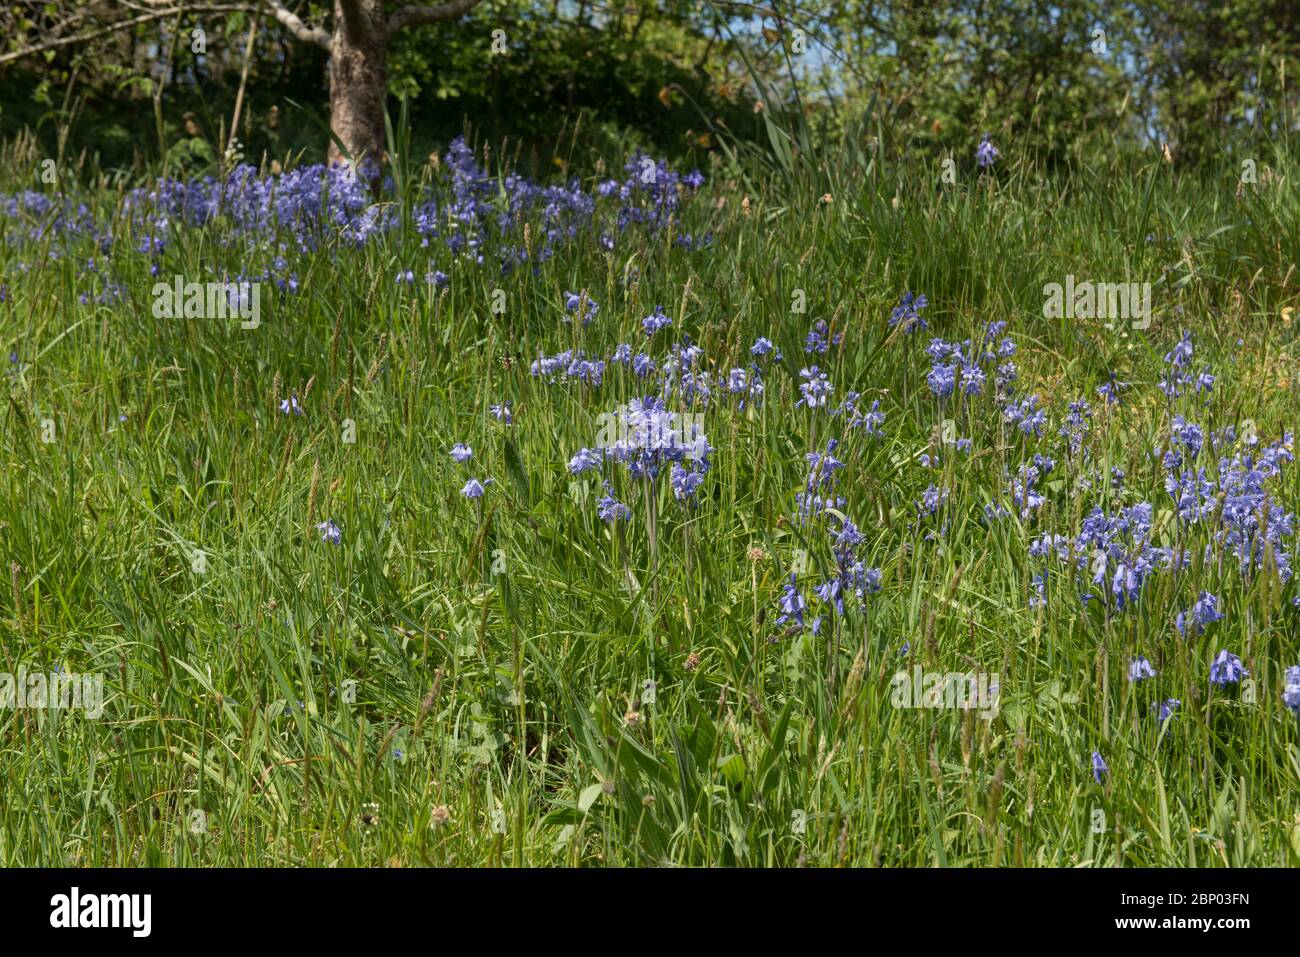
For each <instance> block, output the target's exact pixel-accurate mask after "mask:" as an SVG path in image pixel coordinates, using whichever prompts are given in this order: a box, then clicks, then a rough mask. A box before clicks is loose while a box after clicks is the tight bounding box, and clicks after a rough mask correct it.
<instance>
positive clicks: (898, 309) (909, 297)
mask: <svg viewBox="0 0 1300 957" xmlns="http://www.w3.org/2000/svg"><path fill="white" fill-rule="evenodd" d="M929 304H930V300H928V299H927V298H926V297H925V296H924V295H920V296H916V295H913V294H912V293H911V292H905V293H903V298H902V299H900V300H899V301H898V305H897V306H895V307H894V310H893V312H891V313H890V314H889V327H890V328H891V329H892V328H894V327H895V326H897V325H899V324H900V323H901V324H902V327H903V332H905V333H908V334H911V333H913V332H916V331H917V330H918V329H919V330H921V331H922V332H924V331H925V330H926V329H927V328H929V324H928V323H927V322H926V321H925V319H924V318H923V317H922V316H921V311H922V310H923V309H925V307H926V306H928V305H929Z"/></svg>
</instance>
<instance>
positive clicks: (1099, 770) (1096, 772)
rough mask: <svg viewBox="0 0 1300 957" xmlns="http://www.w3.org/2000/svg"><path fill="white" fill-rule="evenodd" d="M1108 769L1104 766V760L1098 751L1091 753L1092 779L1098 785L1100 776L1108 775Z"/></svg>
mask: <svg viewBox="0 0 1300 957" xmlns="http://www.w3.org/2000/svg"><path fill="white" fill-rule="evenodd" d="M1109 773H1110V768H1109V766H1107V764H1106V759H1105V758H1103V757H1102V756H1101V752H1100V751H1094V752H1092V777H1093V780H1095V781H1096V782H1097V783H1098V784H1100V783H1101V776H1102V775H1103V774H1109Z"/></svg>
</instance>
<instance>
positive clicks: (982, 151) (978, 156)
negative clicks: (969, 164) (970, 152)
mask: <svg viewBox="0 0 1300 957" xmlns="http://www.w3.org/2000/svg"><path fill="white" fill-rule="evenodd" d="M1000 155H1001V153H999V152H998V148H997V147H996V146H994V145H993V143H992V141H991V140H990V139H989V136H988V134H987V133H985V134H984V138H983V139H981V140H980V142H979V145H978V146H976V147H975V162H976V163H978V164H979V165H980V168H981V169H987V168H988V167H990V166H992V165H993V162H994V160H996V159H997V158H998V157H999V156H1000Z"/></svg>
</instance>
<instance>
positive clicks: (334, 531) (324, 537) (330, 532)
mask: <svg viewBox="0 0 1300 957" xmlns="http://www.w3.org/2000/svg"><path fill="white" fill-rule="evenodd" d="M316 530H317V531H319V532H320V533H321V535H320V540H321V541H322V542H329V543H330V544H331V545H337V544H339V543H340V542H342V541H343V530H342V529H341V528H339V527H338V526H337V525H335V524H334V522H333V520H332V519H326V520H325V521H323V522H321V523H320V524H319V525H317V526H316Z"/></svg>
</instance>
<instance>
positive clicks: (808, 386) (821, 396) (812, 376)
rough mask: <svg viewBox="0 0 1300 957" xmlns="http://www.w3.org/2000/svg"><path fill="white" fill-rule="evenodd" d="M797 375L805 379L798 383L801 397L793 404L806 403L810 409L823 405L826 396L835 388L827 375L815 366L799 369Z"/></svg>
mask: <svg viewBox="0 0 1300 957" xmlns="http://www.w3.org/2000/svg"><path fill="white" fill-rule="evenodd" d="M799 375H800V376H801V377H803V378H804V379H805V380H806V381H804V382H801V383H799V392H800V394H801V395H802V396H803V397H802V398H801V399H800V400H799V401H798V402H796V403H795V405H796V406H799V405H806V406H808V408H810V409H816V408H818V407H824V406H825V405H826V400H827V398H828V397H829V396H830V394H831V392H833V391H834V389H835V387H834V386H833V385H831V383H830V378H829V376H827V375H826V373H824V372H822V371H821V370H820V369H818V368H817V366H813V367H812V368H810V369H800V370H799Z"/></svg>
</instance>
